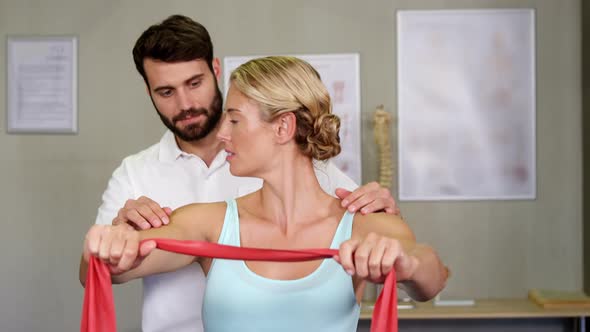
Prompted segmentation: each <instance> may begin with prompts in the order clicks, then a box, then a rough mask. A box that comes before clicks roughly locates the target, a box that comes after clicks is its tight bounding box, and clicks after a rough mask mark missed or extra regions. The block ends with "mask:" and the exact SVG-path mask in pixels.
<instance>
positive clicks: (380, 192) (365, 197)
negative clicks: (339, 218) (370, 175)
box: [336, 182, 400, 215]
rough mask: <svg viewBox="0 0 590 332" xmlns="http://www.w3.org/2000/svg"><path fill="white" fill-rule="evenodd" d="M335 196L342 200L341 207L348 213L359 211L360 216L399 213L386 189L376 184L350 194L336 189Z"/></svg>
mask: <svg viewBox="0 0 590 332" xmlns="http://www.w3.org/2000/svg"><path fill="white" fill-rule="evenodd" d="M336 196H338V198H340V199H341V200H342V202H341V203H342V207H345V208H347V209H348V211H350V212H357V211H359V210H360V212H361V214H363V215H365V214H368V213H373V212H378V211H384V212H385V213H392V214H396V215H399V214H400V211H399V208H398V207H397V204H396V203H395V200H394V199H393V197H392V196H391V193H390V192H389V190H388V189H387V188H384V187H381V186H380V185H379V183H377V182H370V183H367V184H365V185H364V186H361V187H359V188H357V189H356V190H355V191H353V192H350V191H348V190H346V189H342V188H337V189H336Z"/></svg>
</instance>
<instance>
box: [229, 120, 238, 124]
mask: <svg viewBox="0 0 590 332" xmlns="http://www.w3.org/2000/svg"><path fill="white" fill-rule="evenodd" d="M229 122H230V123H231V124H236V123H238V120H229Z"/></svg>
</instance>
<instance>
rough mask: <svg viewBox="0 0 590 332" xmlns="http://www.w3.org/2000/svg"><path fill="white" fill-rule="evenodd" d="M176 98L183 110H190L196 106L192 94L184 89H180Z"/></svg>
mask: <svg viewBox="0 0 590 332" xmlns="http://www.w3.org/2000/svg"><path fill="white" fill-rule="evenodd" d="M176 99H177V103H178V108H179V109H181V110H183V111H185V110H189V109H191V108H193V107H194V106H195V105H193V101H192V99H191V96H190V94H188V93H187V92H186V91H184V90H183V89H179V90H178V92H177V93H176Z"/></svg>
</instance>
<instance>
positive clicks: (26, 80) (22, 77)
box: [6, 36, 78, 134]
mask: <svg viewBox="0 0 590 332" xmlns="http://www.w3.org/2000/svg"><path fill="white" fill-rule="evenodd" d="M6 53H7V54H6V55H7V56H6V59H7V62H6V87H7V88H6V90H7V91H6V92H7V93H6V96H7V98H6V102H7V112H6V120H7V121H6V124H7V131H8V132H9V133H35V134H41V133H64V134H72V133H76V132H77V131H78V119H77V106H78V100H77V98H78V82H77V75H78V73H77V71H78V64H77V62H78V59H77V38H76V37H69V36H34V37H29V36H10V37H8V38H7V42H6Z"/></svg>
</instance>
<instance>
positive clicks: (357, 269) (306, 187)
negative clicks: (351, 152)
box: [81, 57, 447, 331]
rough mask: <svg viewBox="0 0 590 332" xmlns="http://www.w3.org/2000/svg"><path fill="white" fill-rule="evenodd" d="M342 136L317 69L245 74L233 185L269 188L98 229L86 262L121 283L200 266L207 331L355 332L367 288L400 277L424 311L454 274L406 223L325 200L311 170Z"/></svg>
mask: <svg viewBox="0 0 590 332" xmlns="http://www.w3.org/2000/svg"><path fill="white" fill-rule="evenodd" d="M339 127H340V122H339V119H338V117H337V116H335V115H334V114H332V113H331V103H330V98H329V95H328V92H327V90H326V88H325V87H324V86H323V84H322V82H321V80H320V78H319V75H318V74H317V72H316V71H315V70H314V69H313V68H312V67H311V66H310V65H309V64H307V63H306V62H304V61H302V60H300V59H297V58H292V57H268V58H262V59H256V60H252V61H250V62H248V63H246V64H244V65H242V66H240V67H239V68H238V69H236V70H235V71H234V72H233V73H232V75H231V78H230V88H229V92H228V97H227V103H226V114H225V118H224V120H223V122H222V124H221V128H220V129H219V133H218V137H219V139H220V140H222V141H223V142H224V143H225V149H226V151H227V152H228V157H227V158H228V161H229V163H230V170H231V172H232V174H234V175H238V176H251V177H258V178H261V179H263V181H264V184H263V187H262V188H261V189H260V190H259V191H257V192H254V193H252V194H250V195H247V196H244V197H241V198H238V199H237V200H232V201H228V202H220V203H212V204H191V205H188V206H185V207H182V208H180V209H178V210H176V211H175V212H174V213H173V215H172V216H171V222H170V224H169V225H168V226H166V227H162V228H157V229H150V230H146V231H141V232H138V231H136V230H134V229H133V228H132V227H130V226H128V225H125V224H122V225H118V226H101V225H95V226H93V227H92V228H91V229H90V231H89V232H88V234H87V236H86V243H85V245H84V257H85V261H86V262H87V261H88V257H89V256H90V255H94V256H98V257H100V258H101V259H102V260H104V261H106V262H108V263H109V264H110V267H111V271H112V272H113V274H114V276H113V282H117V283H121V282H126V281H128V280H131V279H135V278H140V277H143V276H145V275H148V274H154V273H160V272H168V271H172V270H175V269H178V268H180V267H183V266H185V265H188V264H190V263H192V262H195V261H196V262H198V263H199V264H201V266H202V267H203V270H204V271H205V273H206V274H207V288H206V291H205V298H204V303H203V320H204V325H205V330H207V331H236V330H240V331H245V330H252V331H260V330H269V329H270V330H273V329H274V330H278V329H280V330H281V331H291V330H292V331H303V330H309V329H310V328H313V329H314V330H323V331H356V326H357V320H358V317H359V312H360V310H359V303H360V300H361V298H362V293H363V289H364V285H365V283H366V282H367V281H371V282H377V283H379V282H383V281H384V279H385V276H386V275H387V274H388V273H389V271H390V270H391V269H392V268H395V270H396V273H397V278H398V281H399V282H400V283H401V284H402V285H404V286H405V289H406V291H407V292H408V293H409V295H410V296H412V297H413V298H414V299H416V300H428V299H430V298H432V297H434V296H435V295H436V294H437V293H438V292H439V291H440V290H441V289H442V288H443V287H444V284H445V281H446V278H447V272H446V269H445V268H444V266H443V265H442V264H441V262H440V260H439V258H438V257H437V255H436V253H435V252H434V251H433V250H432V249H431V248H429V247H427V246H424V245H419V244H417V243H416V242H415V238H414V234H413V233H412V231H411V230H410V229H409V228H408V226H407V225H406V224H405V223H404V222H403V221H402V220H401V219H399V217H397V216H395V215H388V214H370V215H366V216H363V215H360V214H355V215H353V214H351V213H349V212H347V211H346V210H345V209H344V208H342V207H341V205H340V202H339V201H338V200H337V199H335V198H332V197H331V196H330V195H328V194H326V193H325V192H323V191H322V189H321V188H320V186H319V184H318V182H317V178H316V176H315V174H314V170H313V164H312V159H318V160H326V159H328V158H331V157H333V156H335V155H337V154H338V153H339V152H340V144H339V138H338V130H339ZM150 238H174V239H179V240H200V241H209V242H218V243H220V244H228V245H234V246H243V247H259V248H272V249H301V248H326V247H330V248H339V254H338V255H337V256H336V257H334V260H324V261H308V262H297V263H288V264H285V263H276V262H250V261H249V262H244V261H227V260H216V259H209V258H194V257H188V256H183V255H178V254H172V253H168V252H163V251H159V250H153V249H154V242H150V241H146V242H143V243H142V244H141V246H140V244H139V241H140V240H142V239H150ZM338 263H339V265H340V266H339V265H338ZM82 274H83V275H85V274H84V273H82ZM83 275H82V276H81V278H82V279H83V278H84V277H83ZM82 281H84V280H82Z"/></svg>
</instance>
